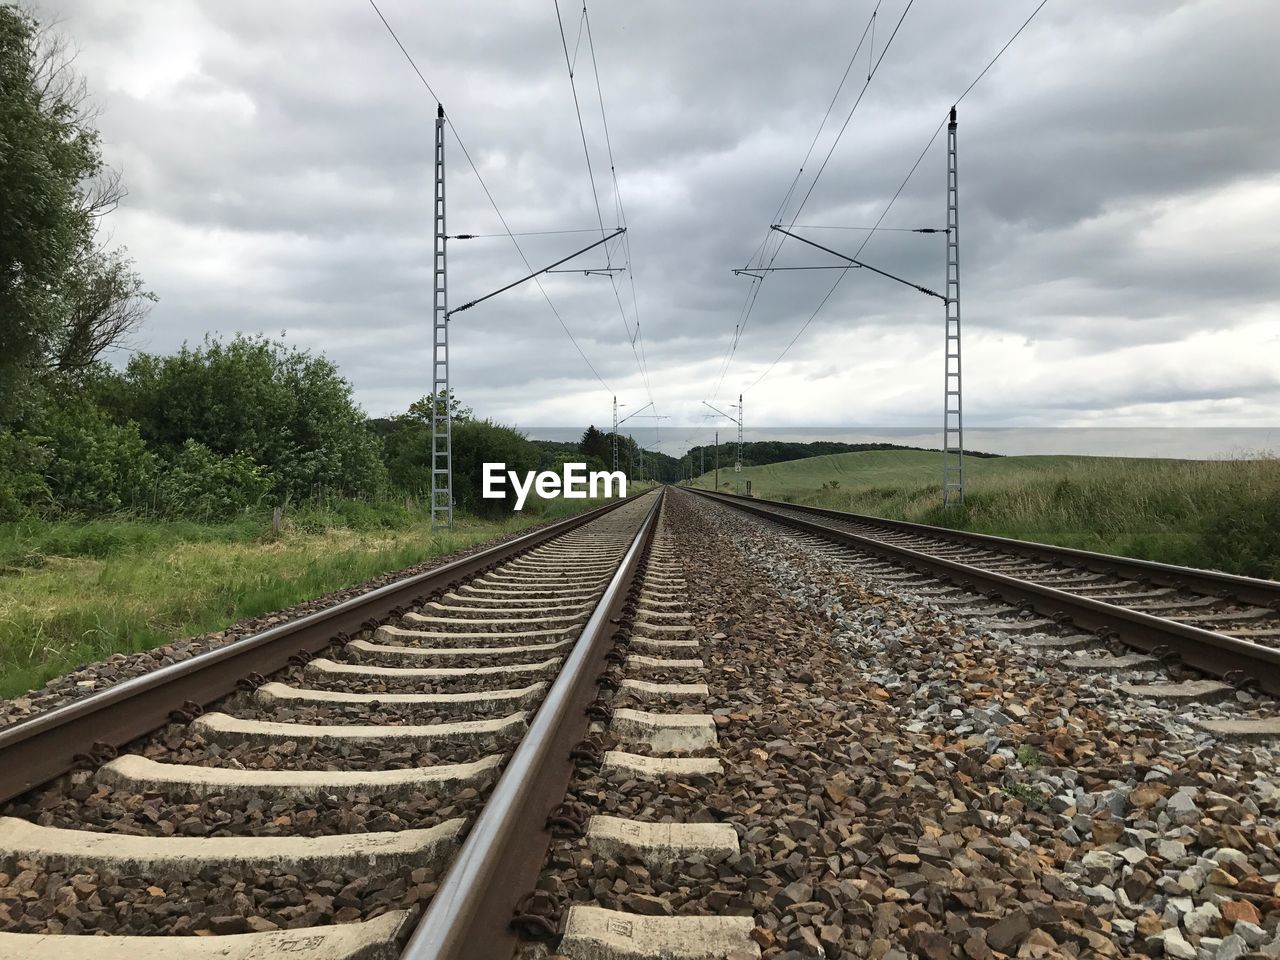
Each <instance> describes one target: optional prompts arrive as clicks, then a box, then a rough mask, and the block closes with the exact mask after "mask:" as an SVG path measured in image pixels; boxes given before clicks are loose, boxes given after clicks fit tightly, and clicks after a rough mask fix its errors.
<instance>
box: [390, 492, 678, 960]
mask: <svg viewBox="0 0 1280 960" xmlns="http://www.w3.org/2000/svg"><path fill="white" fill-rule="evenodd" d="M663 495H664V491H663V490H661V489H659V493H658V496H657V497H655V498H654V503H653V506H652V507H650V509H649V512H648V514H646V515H645V519H644V521H643V523H642V524H641V525H640V529H639V531H638V532H637V533H636V536H635V539H634V540H632V542H631V546H630V548H628V550H627V553H626V556H625V557H624V558H623V561H622V563H621V565H620V566H619V567H618V570H617V572H616V573H615V574H614V575H613V578H612V579H611V580H610V581H609V585H608V587H606V588H605V592H604V594H603V595H602V596H601V598H600V602H599V604H598V605H597V606H596V608H595V610H594V612H593V613H592V614H591V618H590V619H589V620H588V621H587V623H586V625H585V626H584V627H583V628H582V632H581V634H580V635H579V637H578V640H577V642H576V643H575V644H574V646H573V650H572V652H571V653H570V654H569V655H568V657H566V658H565V662H564V666H563V667H562V668H561V670H560V674H559V675H558V676H557V677H556V679H555V682H554V683H553V684H552V686H551V689H550V690H549V691H548V692H547V696H546V699H545V700H543V702H542V706H541V707H539V708H538V712H537V714H536V715H535V716H534V718H533V721H532V723H530V725H529V729H528V731H527V733H526V734H525V736H524V739H523V740H521V742H520V745H519V747H517V748H516V752H515V754H514V755H513V756H512V757H511V760H510V762H509V763H508V764H507V767H506V769H505V770H504V771H503V773H502V776H501V777H500V778H499V779H498V782H497V784H496V785H495V786H494V788H493V792H492V793H491V794H490V795H489V799H488V801H487V802H486V803H485V805H484V808H483V809H482V810H481V811H480V815H479V817H477V818H476V821H475V823H474V824H473V825H472V827H471V831H470V833H469V834H468V835H467V839H466V841H465V842H464V843H463V845H462V849H461V850H460V851H459V852H458V855H457V857H456V858H455V859H454V861H453V863H452V865H451V866H450V867H449V870H448V872H447V873H446V874H445V876H444V882H443V883H442V884H441V886H440V889H439V890H438V891H437V892H436V894H435V896H434V897H432V898H431V904H430V906H429V907H428V908H427V912H426V914H425V915H424V916H423V918H422V921H421V923H419V924H418V927H417V929H416V930H415V931H414V934H413V937H412V938H411V939H410V940H409V943H408V944H407V945H406V947H405V949H404V952H403V953H402V954H401V960H495V958H498V957H507V956H510V955H511V954H512V952H513V951H514V950H515V947H516V945H517V942H518V941H517V935H516V933H515V931H514V930H513V929H512V928H511V920H512V918H513V916H514V915H515V909H516V906H517V904H518V903H519V901H520V898H521V896H522V895H524V894H525V893H528V892H529V891H531V890H533V888H534V884H535V883H536V882H537V878H538V874H539V873H540V872H541V870H542V863H543V860H544V858H545V856H546V851H547V848H548V846H549V845H550V842H551V834H550V833H549V832H548V831H547V815H548V814H549V813H550V812H551V811H552V809H553V808H554V807H555V806H556V805H557V804H558V803H559V802H560V800H561V799H562V798H563V796H564V793H565V790H566V789H567V787H568V785H569V780H570V778H571V776H572V774H573V765H574V761H573V759H572V757H571V756H570V751H571V750H572V748H573V746H574V744H575V743H577V742H578V741H579V740H581V739H582V738H583V737H584V736H585V735H586V732H587V729H588V725H589V722H590V721H589V719H588V717H587V713H586V707H587V705H588V704H589V703H590V702H591V701H592V700H593V699H594V698H595V696H596V690H597V687H598V685H599V682H600V673H601V671H602V669H603V667H604V665H605V655H606V654H607V653H608V652H609V647H610V641H611V640H612V637H613V635H614V632H615V625H622V626H625V623H626V621H627V620H628V619H629V616H627V615H625V614H624V615H623V616H619V615H620V613H622V611H623V608H624V607H625V606H627V605H628V603H629V597H630V594H633V593H634V592H635V584H634V580H635V574H636V571H637V570H638V568H639V565H640V562H641V560H642V558H643V555H644V554H645V553H646V552H647V551H648V548H649V545H650V543H651V542H652V540H653V534H654V531H655V530H656V528H657V517H658V511H659V509H660V508H661V504H662V498H663Z"/></svg>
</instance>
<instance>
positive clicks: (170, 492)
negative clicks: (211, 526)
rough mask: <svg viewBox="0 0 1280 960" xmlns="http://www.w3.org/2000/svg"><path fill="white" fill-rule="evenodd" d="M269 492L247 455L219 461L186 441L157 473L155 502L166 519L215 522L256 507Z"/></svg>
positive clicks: (266, 481)
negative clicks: (167, 517) (169, 461)
mask: <svg viewBox="0 0 1280 960" xmlns="http://www.w3.org/2000/svg"><path fill="white" fill-rule="evenodd" d="M270 489H271V481H270V479H268V478H267V477H266V476H265V475H264V473H263V470H262V468H261V467H260V466H258V464H256V463H254V462H253V458H252V457H250V456H249V455H248V454H247V453H234V454H232V455H231V456H229V457H220V456H218V454H216V453H214V452H213V451H212V450H210V449H209V448H208V447H206V446H205V445H204V444H203V443H200V442H199V441H196V440H188V441H187V442H186V443H184V444H183V445H182V449H181V450H180V451H179V452H178V455H177V456H176V457H174V458H173V461H172V462H171V463H169V464H167V465H166V468H165V469H164V471H163V472H162V473H161V475H160V482H159V497H158V499H159V502H160V506H161V508H162V509H163V511H164V512H165V513H166V514H168V515H170V516H175V517H195V518H199V519H202V520H217V519H224V518H226V517H229V516H232V515H233V514H236V513H239V512H240V511H242V510H244V509H246V508H248V507H254V506H257V505H259V504H260V503H261V502H262V501H263V499H264V498H265V497H266V496H267V493H268V492H269V491H270Z"/></svg>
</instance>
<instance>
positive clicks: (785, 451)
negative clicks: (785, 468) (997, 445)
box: [689, 440, 1000, 471]
mask: <svg viewBox="0 0 1280 960" xmlns="http://www.w3.org/2000/svg"><path fill="white" fill-rule="evenodd" d="M735 447H736V444H735V443H734V442H733V441H732V440H730V441H728V442H725V443H721V444H720V467H721V469H723V468H724V467H725V465H726V464H727V465H729V466H733V459H734V455H735ZM864 450H924V451H931V452H934V453H940V452H941V451H940V450H939V449H938V448H937V447H912V446H907V445H905V444H901V443H839V442H837V441H834V440H814V441H811V442H809V443H796V442H792V441H788V440H758V441H752V442H750V443H744V444H743V445H742V463H743V466H747V467H762V466H764V465H765V464H768V463H782V462H783V461H786V460H804V459H806V458H808V457H825V456H830V455H832V454H837V453H861V452H862V451H864ZM704 455H705V457H706V460H705V462H706V468H707V470H708V471H710V470H711V469H712V464H714V463H715V455H716V448H715V447H714V446H712V445H710V444H706V445H702V446H697V447H691V448H690V449H689V456H692V457H693V466H694V469H695V470H700V469H701V466H702V463H703V462H704V461H703V457H704ZM964 455H965V456H966V457H998V456H1000V454H998V453H982V452H981V451H978V450H966V451H965V452H964Z"/></svg>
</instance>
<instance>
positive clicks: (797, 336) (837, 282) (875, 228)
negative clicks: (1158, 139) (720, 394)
mask: <svg viewBox="0 0 1280 960" xmlns="http://www.w3.org/2000/svg"><path fill="white" fill-rule="evenodd" d="M1048 2H1049V0H1040V3H1039V5H1038V6H1037V7H1036V8H1035V9H1034V10H1032V11H1031V15H1030V16H1029V17H1027V19H1026V20H1024V21H1023V23H1022V25H1021V26H1020V27H1018V29H1017V30H1015V31H1014V32H1013V36H1011V37H1010V38H1009V39H1008V41H1006V42H1005V45H1004V46H1003V47H1001V48H1000V49H999V51H997V52H996V55H995V56H994V57H992V58H991V60H990V61H988V63H987V65H986V66H985V67H983V68H982V70H981V72H979V74H978V75H977V76H976V77H974V79H973V82H972V83H970V84H969V85H968V86H967V87H965V88H964V92H963V93H961V94H960V96H959V97H957V98H956V101H955V105H959V103H960V101H962V100H963V99H964V98H965V97H967V96H968V95H969V92H970V91H971V90H973V88H974V87H976V86H977V85H978V81H979V80H981V79H982V78H983V77H985V76H986V75H987V72H988V71H989V70H990V69H991V68H992V67H993V66H995V63H996V61H997V60H999V59H1000V58H1001V57H1002V56H1003V55H1004V52H1005V51H1006V50H1008V49H1009V47H1010V46H1012V45H1013V42H1014V41H1015V40H1017V39H1018V37H1019V36H1020V35H1021V34H1022V31H1023V30H1025V29H1026V28H1027V26H1028V24H1030V23H1031V21H1032V20H1034V19H1035V18H1036V15H1037V14H1038V13H1039V12H1040V11H1041V10H1042V9H1044V6H1045V4H1047V3H1048ZM949 117H950V110H948V111H947V113H946V114H944V115H943V118H942V121H941V122H940V123H939V124H938V126H937V127H936V128H935V129H934V131H933V134H932V135H931V136H930V137H929V140H928V142H927V143H925V145H924V149H923V150H921V151H920V154H919V156H917V157H916V160H915V163H913V164H912V165H911V169H910V170H908V171H907V175H906V176H905V177H903V178H902V182H901V183H900V184H898V189H897V190H895V191H894V193H893V196H892V197H891V198H890V199H889V202H888V203H887V204H885V207H884V210H882V211H881V213H880V218H879V219H878V220H877V221H876V224H875V226H873V227H872V228H871V231H870V232H869V233H868V234H867V236H865V237H864V238H863V240H862V243H861V244H860V245H859V246H858V250H857V253H855V254H854V257H855V258H856V257H857V256H858V255H859V254H861V253H862V250H863V248H865V247H866V245H867V244H868V243H869V242H870V241H871V238H872V237H873V236H874V235H875V233H876V231H878V230H881V229H889V228H882V227H881V226H880V224H881V223H882V222H883V221H884V218H885V217H886V216H888V214H889V211H890V210H891V209H892V208H893V205H894V203H896V202H897V200H898V198H899V197H900V196H901V195H902V191H903V190H904V189H906V186H907V183H908V182H909V181H910V180H911V178H912V177H913V176H914V175H915V172H916V170H918V169H919V168H920V164H921V162H922V161H923V160H924V158H925V155H926V154H927V153H928V152H929V148H930V147H932V146H933V143H934V141H935V140H937V139H938V134H939V133H941V132H942V128H943V127H944V126H945V125H946V123H947V120H948V119H949ZM849 269H852V265H850V268H849ZM847 274H848V270H842V271H841V272H840V274H839V275H838V276H837V277H836V279H835V282H834V283H832V284H831V287H830V289H828V290H827V292H826V293H825V294H824V295H823V297H822V299H821V300H820V301H819V302H818V305H817V307H815V308H814V310H813V313H811V314H810V315H809V319H807V320H806V321H805V322H804V324H803V325H802V326H801V327H800V329H799V330H798V331H796V334H795V336H793V337H792V338H791V340H790V341H788V343H787V345H786V346H785V347H783V348H782V352H781V353H779V354H778V355H777V356H776V357H775V358H774V359H773V362H772V363H770V364H769V366H768V367H767V368H765V371H764V373H762V374H760V376H758V377H756V379H755V380H753V381H752V382H751V385H750V386H749V387H747V388H746V390H744V391H743V392H744V393H745V392H747V391H749V390H752V389H754V388H755V387H756V385H757V384H759V383H760V381H761V380H763V379H764V378H765V377H767V376H768V375H769V374H770V373H771V372H772V371H773V369H774V367H776V366H777V365H778V364H779V363H780V362H781V361H782V358H783V357H785V356H786V355H787V353H788V352H789V351H790V350H791V348H792V347H793V346H794V345H795V343H796V341H797V340H799V339H800V336H801V335H802V334H803V333H804V332H805V331H806V330H807V329H809V325H810V324H812V323H813V321H814V319H815V318H816V317H817V316H818V314H819V313H820V312H821V311H822V308H823V307H825V306H826V304H827V301H828V300H830V299H831V296H832V294H834V293H835V292H836V287H838V286H839V285H840V282H841V281H842V280H843V279H844V278H845V276H846V275H847Z"/></svg>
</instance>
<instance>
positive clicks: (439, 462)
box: [431, 105, 453, 530]
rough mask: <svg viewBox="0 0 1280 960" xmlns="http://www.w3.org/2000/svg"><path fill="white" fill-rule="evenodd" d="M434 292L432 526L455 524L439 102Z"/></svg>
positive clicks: (438, 110)
mask: <svg viewBox="0 0 1280 960" xmlns="http://www.w3.org/2000/svg"><path fill="white" fill-rule="evenodd" d="M435 166H436V191H435V203H434V217H435V230H436V235H435V244H434V253H433V257H432V276H433V278H434V283H433V287H434V294H433V302H432V311H431V323H432V357H431V400H432V403H431V529H433V530H434V529H437V528H438V527H452V526H453V411H452V410H451V409H450V408H449V402H450V400H451V395H450V393H449V282H448V272H447V270H446V269H445V265H446V257H445V241H446V237H445V219H444V107H443V106H442V105H437V106H436V164H435Z"/></svg>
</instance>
